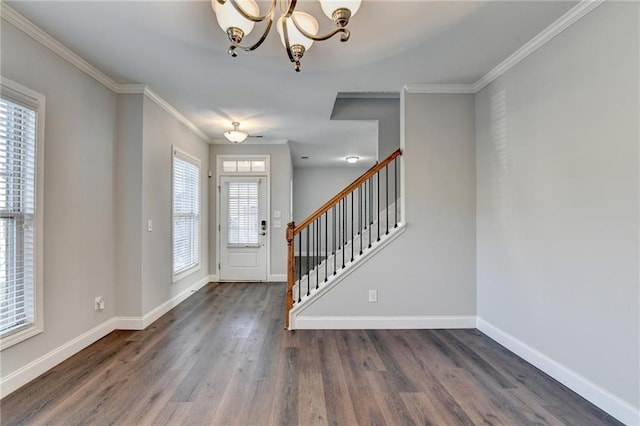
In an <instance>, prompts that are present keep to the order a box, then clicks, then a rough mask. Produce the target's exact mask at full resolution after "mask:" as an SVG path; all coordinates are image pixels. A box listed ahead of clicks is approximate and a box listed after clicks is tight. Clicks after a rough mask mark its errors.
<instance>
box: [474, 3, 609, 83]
mask: <svg viewBox="0 0 640 426" xmlns="http://www.w3.org/2000/svg"><path fill="white" fill-rule="evenodd" d="M604 1H605V0H581V1H580V2H579V3H578V4H577V5H576V6H574V7H573V8H571V9H570V10H569V11H568V12H567V13H565V14H564V15H562V16H561V17H560V18H558V19H557V20H556V21H555V22H553V23H552V24H551V25H549V26H548V27H547V28H545V29H544V30H542V31H541V32H540V33H539V34H538V35H537V36H535V37H534V38H532V39H531V40H529V42H527V43H526V44H525V45H524V46H522V47H521V48H520V49H518V50H516V52H515V53H513V54H512V55H511V56H509V57H508V58H507V59H505V60H504V61H502V62H501V63H500V64H498V66H496V67H495V68H494V69H492V70H491V71H489V72H488V73H486V74H485V75H484V76H483V77H482V78H480V79H479V80H478V81H476V82H475V83H474V84H473V91H474V93H477V92H479V91H480V90H482V89H483V88H484V87H486V86H487V85H488V84H490V83H491V82H492V81H494V80H495V79H497V78H498V77H500V76H501V75H502V74H504V73H505V72H507V71H509V70H510V69H511V68H513V67H514V66H515V65H517V64H518V63H519V62H520V61H522V60H523V59H525V58H526V57H527V56H529V55H531V54H532V53H533V52H535V51H536V50H538V49H540V48H541V47H542V46H544V45H545V44H547V43H548V42H549V41H551V40H552V39H553V38H554V37H556V36H557V35H558V34H560V33H561V32H563V31H564V30H566V29H567V28H569V27H570V26H571V25H573V24H574V23H576V22H577V21H579V20H580V19H581V18H582V17H583V16H585V15H586V14H587V13H589V12H591V11H592V10H593V9H595V8H596V7H598V6H600V5H601V4H602V3H603V2H604Z"/></svg>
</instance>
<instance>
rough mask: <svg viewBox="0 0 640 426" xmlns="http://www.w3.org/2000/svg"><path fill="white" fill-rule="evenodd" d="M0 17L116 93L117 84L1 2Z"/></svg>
mask: <svg viewBox="0 0 640 426" xmlns="http://www.w3.org/2000/svg"><path fill="white" fill-rule="evenodd" d="M0 15H1V17H2V19H4V20H5V21H6V22H8V23H9V24H11V25H13V26H14V27H16V28H18V29H19V30H20V31H22V32H23V33H25V34H27V35H28V36H29V37H31V38H32V39H34V40H35V41H37V42H38V43H40V44H41V45H43V46H44V47H46V48H48V49H49V50H51V51H52V52H53V53H55V54H56V55H58V56H60V57H61V58H62V59H64V60H66V61H67V62H69V63H71V64H72V65H74V66H75V67H76V68H78V69H79V70H80V71H83V72H84V73H85V74H87V75H89V76H90V77H93V78H94V79H95V80H97V81H98V82H100V83H102V85H104V86H105V87H107V88H109V89H111V91H113V92H116V93H117V92H118V83H116V82H115V81H113V80H112V79H111V78H109V76H107V75H106V74H105V73H103V72H102V71H100V70H99V69H98V68H96V67H94V66H93V65H91V64H90V63H89V62H87V61H85V60H84V59H82V58H81V57H80V56H78V55H77V54H76V53H74V52H73V51H71V50H70V49H69V48H68V47H66V46H64V45H63V44H62V43H60V42H59V41H58V40H56V39H54V38H53V37H51V36H50V35H49V34H47V33H46V32H44V31H43V30H42V29H40V28H39V27H37V26H36V25H35V24H34V23H33V22H31V21H29V20H28V19H27V18H25V17H24V16H22V15H20V14H19V13H18V12H16V11H15V10H14V9H12V8H11V7H9V6H7V5H6V4H4V3H3V2H0Z"/></svg>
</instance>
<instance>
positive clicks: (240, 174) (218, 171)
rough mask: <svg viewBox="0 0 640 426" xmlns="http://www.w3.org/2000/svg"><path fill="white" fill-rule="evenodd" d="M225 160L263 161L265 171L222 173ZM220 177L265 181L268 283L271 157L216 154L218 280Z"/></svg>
mask: <svg viewBox="0 0 640 426" xmlns="http://www.w3.org/2000/svg"><path fill="white" fill-rule="evenodd" d="M225 160H227V161H228V160H235V161H242V160H264V161H265V171H264V172H253V173H252V172H235V173H232V172H224V171H223V170H222V162H223V161H225ZM222 176H230V177H261V178H264V179H265V180H266V186H267V188H266V191H267V193H266V198H267V199H266V206H265V210H266V212H267V214H266V220H267V241H266V252H267V253H266V256H267V265H266V268H267V271H266V272H267V274H266V280H265V282H268V281H269V277H270V276H271V234H272V232H271V230H272V229H273V227H272V226H271V155H269V154H246V155H242V154H217V155H216V181H215V186H216V189H215V190H216V225H215V226H216V227H215V232H216V265H215V266H216V275H217V276H218V278H219V277H220V265H221V259H220V253H221V251H222V247H221V244H222V241H221V238H220V233H221V232H220V231H221V229H222V223H221V222H220V218H221V216H222V213H221V212H222V210H221V209H222V206H221V205H220V196H221V193H220V191H221V188H222V182H221V178H222Z"/></svg>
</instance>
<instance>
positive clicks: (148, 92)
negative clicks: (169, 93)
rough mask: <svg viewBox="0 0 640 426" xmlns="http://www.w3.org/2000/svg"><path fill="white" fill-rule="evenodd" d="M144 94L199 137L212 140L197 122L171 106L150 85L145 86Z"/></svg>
mask: <svg viewBox="0 0 640 426" xmlns="http://www.w3.org/2000/svg"><path fill="white" fill-rule="evenodd" d="M144 95H145V96H146V97H147V98H149V99H150V100H151V101H153V102H155V104H156V105H158V106H159V107H160V108H162V109H163V110H165V111H166V112H167V113H168V114H169V115H171V116H172V117H173V118H175V119H176V120H178V121H179V122H181V123H182V124H184V125H185V126H187V127H188V128H189V129H190V130H191V131H192V132H193V133H195V134H196V135H197V136H198V137H200V139H202V140H203V141H205V142H209V140H210V138H209V136H207V135H206V134H205V133H204V132H203V131H202V130H200V129H199V128H198V127H196V125H195V124H193V123H192V122H191V121H189V119H188V118H187V117H185V116H184V115H182V113H180V111H178V110H177V109H175V108H174V107H173V106H171V104H170V103H169V102H167V101H165V100H164V99H163V98H162V97H161V96H160V95H158V94H157V93H156V92H154V91H153V90H151V89H150V88H149V86H145V87H144Z"/></svg>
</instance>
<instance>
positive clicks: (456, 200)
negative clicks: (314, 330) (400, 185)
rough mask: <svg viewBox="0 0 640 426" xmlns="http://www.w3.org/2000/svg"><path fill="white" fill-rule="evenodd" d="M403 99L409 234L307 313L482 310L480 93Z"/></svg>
mask: <svg viewBox="0 0 640 426" xmlns="http://www.w3.org/2000/svg"><path fill="white" fill-rule="evenodd" d="M404 102H405V105H404V109H405V122H404V135H405V136H404V147H403V152H404V155H403V164H404V166H403V167H404V170H405V178H406V182H407V183H406V185H407V186H406V214H407V216H406V222H407V227H408V228H407V232H405V233H404V234H402V235H401V236H400V237H398V239H396V240H395V241H393V242H392V243H391V244H390V245H389V246H387V247H386V248H385V249H384V250H382V251H380V252H379V253H378V254H376V255H375V257H374V258H373V259H372V260H371V261H369V262H367V263H365V264H364V265H362V266H361V267H360V268H359V269H357V270H356V271H354V272H353V273H352V274H351V275H350V276H349V282H348V285H338V286H336V287H334V288H333V289H332V290H330V291H329V292H328V293H327V294H326V295H325V296H324V297H322V298H321V299H319V300H318V301H317V302H315V303H314V304H312V305H310V306H309V308H307V309H306V310H305V311H304V313H303V315H304V316H325V315H326V316H351V317H353V316H356V317H357V316H375V315H380V316H398V317H402V316H473V315H475V313H476V290H475V269H476V257H475V208H476V205H475V197H476V193H475V185H476V182H475V145H474V139H475V134H474V100H473V95H442V94H435V95H406V96H405V99H404ZM369 289H376V290H378V303H368V290H369ZM301 316H302V315H301Z"/></svg>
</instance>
